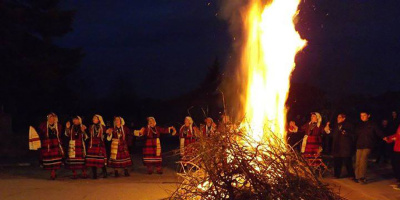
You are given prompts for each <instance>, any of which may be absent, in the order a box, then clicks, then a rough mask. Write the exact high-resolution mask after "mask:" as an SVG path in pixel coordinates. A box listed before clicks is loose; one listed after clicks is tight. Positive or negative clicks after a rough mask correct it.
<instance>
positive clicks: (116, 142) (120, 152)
mask: <svg viewBox="0 0 400 200" xmlns="http://www.w3.org/2000/svg"><path fill="white" fill-rule="evenodd" d="M107 134H108V136H107V140H108V141H112V142H111V155H110V160H109V166H110V167H112V168H114V171H115V173H114V174H115V177H119V173H118V168H123V169H124V175H125V176H129V171H128V169H127V167H130V166H132V160H131V156H130V155H129V149H128V143H127V138H128V136H127V135H128V134H130V133H129V129H128V127H126V126H125V120H124V119H123V118H122V117H114V128H109V129H108V130H107Z"/></svg>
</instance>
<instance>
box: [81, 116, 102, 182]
mask: <svg viewBox="0 0 400 200" xmlns="http://www.w3.org/2000/svg"><path fill="white" fill-rule="evenodd" d="M105 132H106V126H105V124H104V121H103V117H102V116H100V115H95V116H93V124H92V125H91V126H90V127H89V137H90V139H89V145H88V150H87V155H86V167H91V168H92V174H93V179H97V168H102V169H103V178H107V169H106V165H107V154H106V148H105V145H104V134H105Z"/></svg>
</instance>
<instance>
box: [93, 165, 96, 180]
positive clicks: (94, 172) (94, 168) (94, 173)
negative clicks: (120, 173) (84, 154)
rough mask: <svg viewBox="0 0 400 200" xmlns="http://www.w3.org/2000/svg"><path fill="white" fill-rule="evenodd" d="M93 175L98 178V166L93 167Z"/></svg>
mask: <svg viewBox="0 0 400 200" xmlns="http://www.w3.org/2000/svg"><path fill="white" fill-rule="evenodd" d="M92 176H93V177H92V178H93V179H97V168H96V167H93V168H92Z"/></svg>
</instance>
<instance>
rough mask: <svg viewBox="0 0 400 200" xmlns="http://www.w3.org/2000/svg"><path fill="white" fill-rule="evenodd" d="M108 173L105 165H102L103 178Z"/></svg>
mask: <svg viewBox="0 0 400 200" xmlns="http://www.w3.org/2000/svg"><path fill="white" fill-rule="evenodd" d="M107 177H108V174H107V169H106V167H103V178H107Z"/></svg>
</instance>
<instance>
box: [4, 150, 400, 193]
mask: <svg viewBox="0 0 400 200" xmlns="http://www.w3.org/2000/svg"><path fill="white" fill-rule="evenodd" d="M175 161H176V158H174V157H171V156H167V157H165V158H164V163H165V165H166V167H164V174H162V175H158V174H153V175H148V174H146V169H145V168H144V166H143V165H142V164H141V159H140V155H135V156H134V166H133V167H132V168H131V176H130V177H123V176H122V177H119V178H115V177H113V175H112V174H111V175H110V176H109V178H107V179H103V178H99V179H97V180H92V179H78V180H72V179H70V175H71V172H70V171H68V170H64V169H63V170H59V172H58V178H57V180H55V181H52V180H50V179H49V173H48V172H47V171H44V170H42V169H40V168H39V167H38V166H35V165H33V166H20V167H16V166H15V165H12V166H7V165H5V164H3V165H2V167H1V172H0V199H2V200H9V199H41V200H45V199H71V200H74V199H129V200H133V199H139V200H147V199H148V200H156V199H164V198H168V197H169V195H170V194H171V192H172V191H174V190H175V188H176V187H177V184H178V182H179V180H178V177H177V176H176V169H177V165H176V164H175ZM370 166H371V167H370V169H369V174H370V176H369V178H370V182H369V183H368V184H366V185H361V184H358V183H354V182H353V181H351V180H349V179H346V178H343V179H332V178H329V176H328V177H325V178H323V182H324V183H327V184H330V185H331V187H333V188H334V189H335V190H337V191H339V192H340V194H341V195H342V196H344V197H346V198H347V199H350V200H396V199H400V191H398V190H394V189H393V187H392V186H391V185H393V184H394V182H395V180H394V179H393V178H391V176H392V175H391V168H390V165H385V164H380V165H376V164H371V165H370ZM108 171H109V173H112V169H108Z"/></svg>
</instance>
